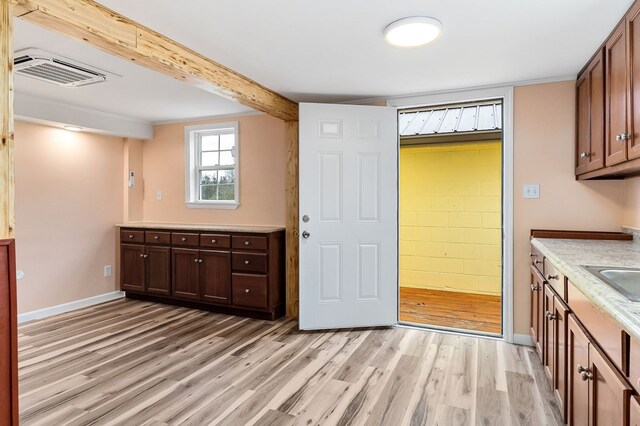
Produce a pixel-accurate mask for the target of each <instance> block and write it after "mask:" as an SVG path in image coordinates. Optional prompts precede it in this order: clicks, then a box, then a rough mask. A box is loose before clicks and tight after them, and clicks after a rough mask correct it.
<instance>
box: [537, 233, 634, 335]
mask: <svg viewBox="0 0 640 426" xmlns="http://www.w3.org/2000/svg"><path fill="white" fill-rule="evenodd" d="M531 243H532V244H533V245H534V246H535V247H536V248H537V249H538V250H540V252H541V253H542V254H543V255H544V256H545V257H547V258H548V259H549V261H550V262H551V263H553V265H554V266H555V267H556V268H557V269H558V271H560V272H561V273H562V274H564V275H565V276H566V277H567V278H568V279H569V281H571V283H572V284H573V285H575V287H576V288H577V289H578V290H580V291H581V292H582V293H583V294H584V295H585V296H586V297H587V298H588V299H589V300H591V302H593V304H594V305H595V306H597V307H598V309H599V310H600V311H601V312H602V313H604V314H605V315H606V316H608V317H609V318H611V319H613V320H614V321H616V322H617V323H618V324H620V326H621V327H622V329H624V330H625V331H626V332H627V333H629V335H630V336H632V337H633V338H635V339H636V340H638V341H640V302H632V301H630V300H629V299H627V298H626V297H625V296H623V295H622V294H620V293H618V292H617V291H616V290H614V289H613V288H611V287H609V286H608V285H607V284H605V283H604V282H602V281H601V280H599V279H598V278H596V277H595V276H594V275H592V274H591V273H590V272H588V271H587V270H586V269H584V268H582V266H581V265H587V266H613V267H616V266H617V267H624V268H640V243H638V242H635V241H594V240H563V239H551V238H534V239H533V240H531Z"/></svg>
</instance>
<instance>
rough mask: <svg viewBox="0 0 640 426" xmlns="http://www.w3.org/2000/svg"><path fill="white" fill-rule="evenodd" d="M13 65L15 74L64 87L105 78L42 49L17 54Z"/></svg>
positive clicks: (83, 84) (84, 84)
mask: <svg viewBox="0 0 640 426" xmlns="http://www.w3.org/2000/svg"><path fill="white" fill-rule="evenodd" d="M16 56H17V55H16ZM14 65H15V72H16V74H17V75H23V76H25V77H30V78H35V79H37V80H40V81H46V82H48V83H52V84H56V85H58V86H64V87H78V86H86V85H88V84H95V83H100V82H104V81H106V80H107V77H106V75H105V74H102V73H100V72H98V71H94V70H91V69H88V68H85V67H81V66H79V65H76V64H73V63H71V62H68V61H63V60H61V59H58V58H55V57H53V56H50V55H49V54H46V52H43V51H38V54H26V55H21V56H17V58H16V59H15V60H14Z"/></svg>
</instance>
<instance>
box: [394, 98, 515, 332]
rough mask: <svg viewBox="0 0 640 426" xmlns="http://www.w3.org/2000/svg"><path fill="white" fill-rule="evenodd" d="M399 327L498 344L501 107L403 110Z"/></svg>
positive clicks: (497, 103) (490, 104) (499, 103)
mask: <svg viewBox="0 0 640 426" xmlns="http://www.w3.org/2000/svg"><path fill="white" fill-rule="evenodd" d="M398 123H399V127H398V128H399V132H400V155H399V287H400V288H399V315H398V317H399V320H400V322H401V323H404V324H409V325H417V326H423V327H433V328H443V329H448V330H457V331H462V332H466V333H478V334H484V335H491V336H502V334H503V318H502V312H503V307H502V304H503V277H502V275H503V211H502V209H503V200H502V198H503V193H502V190H503V175H504V174H503V130H502V128H503V126H502V123H503V105H502V100H501V99H500V100H486V101H481V102H473V103H462V104H455V105H438V106H429V107H422V108H411V109H404V110H399V120H398Z"/></svg>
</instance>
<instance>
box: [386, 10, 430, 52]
mask: <svg viewBox="0 0 640 426" xmlns="http://www.w3.org/2000/svg"><path fill="white" fill-rule="evenodd" d="M441 30H442V23H441V22H440V21H438V20H437V19H434V18H428V17H426V16H412V17H409V18H402V19H399V20H397V21H395V22H392V23H391V24H389V25H388V26H387V28H385V29H384V39H385V40H386V41H387V43H389V44H390V45H392V46H395V47H421V46H425V45H427V44H429V43H431V42H432V41H433V40H435V39H436V38H438V36H439V35H440V31H441Z"/></svg>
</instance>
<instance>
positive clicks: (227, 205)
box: [184, 201, 240, 210]
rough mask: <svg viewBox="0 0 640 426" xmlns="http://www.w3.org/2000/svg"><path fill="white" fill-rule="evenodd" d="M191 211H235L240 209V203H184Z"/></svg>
mask: <svg viewBox="0 0 640 426" xmlns="http://www.w3.org/2000/svg"><path fill="white" fill-rule="evenodd" d="M184 204H185V205H186V206H187V207H189V208H190V209H219V210H235V209H237V208H238V207H240V203H236V202H233V201H231V202H228V203H224V202H209V203H207V202H205V201H188V202H186V203H184Z"/></svg>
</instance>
